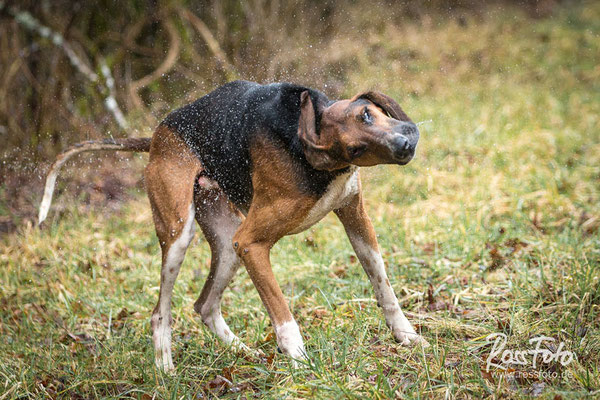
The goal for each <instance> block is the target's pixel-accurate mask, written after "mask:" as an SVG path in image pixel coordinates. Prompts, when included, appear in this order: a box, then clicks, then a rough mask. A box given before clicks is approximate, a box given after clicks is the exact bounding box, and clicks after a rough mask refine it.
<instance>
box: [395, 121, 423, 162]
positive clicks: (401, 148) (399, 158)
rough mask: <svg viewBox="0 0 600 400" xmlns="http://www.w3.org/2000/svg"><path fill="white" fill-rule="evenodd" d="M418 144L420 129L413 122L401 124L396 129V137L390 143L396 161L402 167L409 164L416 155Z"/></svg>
mask: <svg viewBox="0 0 600 400" xmlns="http://www.w3.org/2000/svg"><path fill="white" fill-rule="evenodd" d="M418 142H419V129H417V126H416V125H415V124H413V123H412V122H401V124H400V125H399V126H397V127H396V128H395V129H394V136H393V138H392V139H391V143H390V148H391V150H392V152H393V154H394V159H395V161H396V162H397V163H398V164H400V165H405V164H408V162H409V161H410V160H412V158H413V157H414V155H415V150H416V149H417V143H418Z"/></svg>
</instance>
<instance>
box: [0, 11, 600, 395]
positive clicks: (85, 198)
mask: <svg viewBox="0 0 600 400" xmlns="http://www.w3.org/2000/svg"><path fill="white" fill-rule="evenodd" d="M237 78H241V79H248V80H257V81H260V82H270V81H281V80H287V81H293V82H297V83H301V84H305V85H309V86H312V87H315V88H318V89H320V90H322V91H323V92H325V93H326V94H327V95H328V96H329V97H330V98H332V99H335V98H344V97H346V96H352V95H353V94H355V93H357V92H359V91H362V90H365V89H376V90H380V91H382V92H384V93H386V94H388V95H390V96H392V97H393V98H395V99H396V100H397V101H398V102H399V103H400V104H401V105H402V107H403V108H404V110H406V112H407V114H408V115H410V116H411V118H412V119H413V120H414V121H415V122H416V123H418V124H419V129H420V131H421V140H420V142H419V147H418V150H417V156H416V158H415V160H414V161H412V162H411V163H410V164H408V165H407V166H405V167H403V168H398V167H397V166H377V167H372V168H363V169H361V176H362V177H363V186H362V187H363V194H364V198H365V203H366V207H367V209H368V213H369V216H370V217H371V219H372V221H373V224H374V226H375V229H376V231H377V233H378V240H379V243H380V245H381V248H382V251H383V258H384V260H385V263H386V267H387V270H388V273H389V276H390V282H391V284H392V285H393V288H394V290H395V292H396V293H397V294H398V297H399V301H400V304H401V305H402V308H403V309H404V310H405V311H406V312H407V315H408V317H409V318H410V319H411V321H413V322H414V323H415V326H416V327H417V328H418V329H419V330H420V331H421V332H422V333H423V335H424V336H425V337H426V338H427V340H428V341H429V342H430V344H431V345H432V346H431V349H430V350H429V351H426V352H421V351H420V350H419V349H407V348H405V347H403V346H399V345H397V344H394V343H393V341H392V338H391V335H390V334H389V330H388V329H387V328H386V326H385V323H384V321H383V319H382V316H381V313H380V312H379V309H378V308H377V305H376V302H375V301H372V300H373V298H372V288H371V286H370V283H369V280H368V279H366V277H365V276H364V273H363V271H362V270H361V269H360V267H359V266H358V262H357V260H356V256H355V255H354V253H353V252H352V249H351V247H350V245H349V243H348V241H347V239H346V236H345V234H344V232H343V228H342V227H341V224H339V222H338V221H337V220H336V219H335V216H333V215H329V216H327V217H326V218H325V219H324V221H323V222H322V223H319V224H317V225H315V226H314V227H313V228H311V229H310V230H307V231H306V232H303V233H301V234H299V235H296V236H294V237H286V238H284V239H282V240H281V241H280V242H279V243H278V244H277V245H276V246H275V247H274V248H273V252H272V253H271V254H272V264H273V268H274V272H275V274H276V276H277V279H278V281H279V282H280V284H281V286H282V290H283V292H284V294H285V296H286V298H287V299H289V300H290V306H291V308H292V312H293V314H294V315H295V316H296V318H297V320H298V323H299V325H300V327H301V331H302V334H303V335H304V337H305V339H306V345H307V349H308V350H309V352H310V354H309V358H310V359H311V360H313V362H311V366H310V368H306V369H304V368H302V369H300V370H296V371H290V370H288V369H287V367H286V362H287V361H286V358H285V357H282V356H281V355H279V354H278V353H277V350H276V349H277V344H276V342H275V340H274V338H275V335H274V332H273V330H272V328H271V327H270V325H269V322H268V316H267V314H266V312H265V310H264V307H263V306H262V304H261V302H260V298H259V296H258V293H257V292H256V290H255V288H254V287H253V285H252V282H251V280H250V279H248V276H247V274H246V273H245V272H243V271H240V273H239V274H238V275H237V276H236V278H235V281H234V282H233V284H232V285H231V289H233V290H227V291H226V292H225V294H224V300H223V304H224V307H223V309H224V313H225V314H224V315H225V318H226V319H227V321H228V323H229V324H230V326H231V328H232V330H233V331H234V332H236V333H238V334H239V335H240V338H241V339H242V341H243V342H244V343H246V344H247V345H248V346H249V347H250V348H256V349H261V351H263V352H264V354H265V355H266V356H267V359H266V360H262V359H261V360H249V359H247V358H243V357H240V356H239V355H238V354H236V352H232V351H231V349H229V348H227V347H226V346H223V345H222V344H221V343H220V342H219V340H218V339H217V338H216V337H215V336H214V335H212V333H211V332H210V331H209V330H208V329H204V327H203V326H202V324H201V322H200V321H199V318H198V316H197V314H196V313H195V312H194V310H193V307H192V306H191V305H192V304H193V302H194V300H195V299H196V297H197V296H198V293H200V290H201V287H202V285H203V282H204V279H203V277H204V276H206V275H207V274H208V266H209V264H210V249H209V246H208V244H207V243H206V241H205V240H204V239H203V238H202V236H201V235H199V234H198V235H196V239H195V241H194V245H193V246H191V247H190V250H189V251H188V256H187V257H186V260H185V264H184V266H183V267H182V269H181V276H180V278H179V279H178V282H177V285H176V286H175V289H174V297H173V302H174V308H173V310H174V322H175V324H176V328H175V330H174V335H173V343H174V347H173V354H174V356H175V360H174V361H175V365H176V368H177V375H176V376H173V377H166V376H163V375H161V374H159V373H158V371H157V370H156V369H155V368H154V367H153V361H152V360H153V349H152V344H151V341H150V337H151V335H150V324H149V317H150V313H151V309H152V307H153V305H154V304H155V302H156V298H157V295H158V292H159V287H158V282H159V279H160V278H159V275H160V263H161V257H160V253H159V252H158V251H157V250H158V240H157V238H156V235H155V234H154V227H153V224H152V215H151V210H150V207H149V204H148V200H147V197H146V195H145V190H144V185H143V181H142V174H141V172H142V168H143V166H144V163H145V161H146V160H147V155H146V154H135V155H132V154H130V153H116V154H115V153H112V154H101V153H93V154H90V153H87V154H86V153H84V154H82V155H81V156H78V157H76V159H74V160H73V161H70V162H69V163H68V165H66V166H65V167H64V168H63V170H62V171H61V174H60V177H59V179H58V181H57V191H56V195H55V201H54V203H53V205H52V208H51V210H50V214H49V219H48V220H47V222H46V223H45V225H44V227H43V229H36V228H34V223H35V216H36V207H37V206H38V204H39V202H40V198H41V195H42V190H43V178H44V174H45V172H46V171H47V169H48V166H49V164H50V163H51V162H52V160H53V158H54V157H55V156H56V154H58V153H59V152H61V151H62V150H64V149H66V148H67V147H69V146H70V145H71V144H73V143H76V142H78V141H81V140H86V139H101V138H107V137H126V136H130V137H138V136H145V137H149V136H150V135H151V134H152V131H153V129H154V128H155V126H156V125H157V123H158V122H159V121H160V120H161V119H162V118H164V117H165V116H166V115H167V113H169V112H170V111H171V110H173V109H175V108H177V107H179V106H181V105H183V104H185V103H188V102H190V101H192V100H194V99H196V98H197V97H200V96H202V95H204V94H206V93H207V92H209V91H210V90H212V89H214V88H216V87H217V86H219V85H221V84H223V83H225V82H227V81H230V80H233V79H237ZM6 232H11V233H10V234H6ZM599 232H600V2H599V1H597V0H582V1H575V0H564V1H559V0H540V1H518V2H517V1H508V0H506V1H493V2H484V1H476V0H462V1H453V0H431V1H403V2H392V1H387V2H383V1H367V0H340V1H318V0H309V1H289V0H250V1H247V2H236V1H216V0H213V1H195V2H192V1H183V0H170V1H164V2H159V1H152V0H130V1H126V0H122V1H108V0H104V1H95V2H91V1H90V2H88V1H66V0H35V1H34V0H21V1H3V0H0V337H1V338H2V340H0V355H2V359H1V361H0V400H1V399H4V398H7V399H8V398H72V399H80V398H86V399H87V398H106V397H109V398H124V397H126V396H128V397H131V398H141V399H151V398H213V397H216V396H227V397H228V398H235V399H238V398H243V397H244V396H245V397H247V398H277V399H281V398H294V399H296V398H323V399H327V398H333V399H341V398H356V399H364V398H369V399H370V398H376V399H382V398H404V399H423V398H444V399H454V398H456V399H483V398H493V399H497V398H518V399H521V398H531V397H534V396H540V397H539V398H541V399H553V400H560V399H587V398H599V396H600V368H599V366H600V352H599V351H598V349H600V306H599V305H600V285H599V284H598V282H599V280H600V235H599ZM497 332H502V333H505V334H506V335H508V337H509V342H508V344H507V349H511V350H512V349H515V350H526V349H531V347H530V345H531V342H529V339H530V338H533V337H535V336H545V337H551V338H553V339H555V340H556V342H555V344H556V345H558V343H559V342H561V345H560V346H562V342H564V343H565V347H564V348H563V349H568V350H569V351H572V352H573V353H574V354H575V355H576V360H574V361H573V362H572V363H570V364H569V365H563V364H562V363H558V362H552V363H544V364H543V365H541V364H539V365H519V366H515V370H513V369H512V367H511V368H509V369H508V370H507V371H506V372H507V373H506V374H502V373H501V374H500V375H498V374H495V373H496V372H498V371H493V370H489V368H487V366H486V360H489V357H490V355H491V352H490V351H491V349H490V343H489V342H487V340H486V338H487V337H489V336H488V335H490V334H492V333H497ZM552 346H554V344H553V345H552ZM560 346H559V347H558V349H559V350H560V349H561V347H560ZM548 349H550V351H551V353H552V352H553V351H554V350H556V347H550V344H548ZM552 349H554V350H552ZM557 354H558V352H557ZM555 361H556V360H555ZM511 370H512V372H514V373H510V372H511ZM492 373H494V374H495V375H493V374H492ZM551 374H556V376H551Z"/></svg>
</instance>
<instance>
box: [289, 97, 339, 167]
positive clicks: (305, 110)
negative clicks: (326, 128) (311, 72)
mask: <svg viewBox="0 0 600 400" xmlns="http://www.w3.org/2000/svg"><path fill="white" fill-rule="evenodd" d="M298 137H299V138H300V142H301V143H302V147H303V149H304V155H305V156H306V159H307V160H308V162H309V163H310V164H311V165H312V166H313V168H315V169H320V170H331V169H333V168H334V167H335V165H336V164H337V162H336V161H334V160H333V158H331V156H330V155H329V153H328V152H329V150H330V149H331V146H330V145H325V144H323V143H322V140H321V139H322V138H321V137H320V136H319V134H318V133H317V121H316V117H315V109H314V107H313V103H312V100H311V99H310V94H309V92H308V90H305V91H304V92H302V93H301V94H300V120H299V121H298Z"/></svg>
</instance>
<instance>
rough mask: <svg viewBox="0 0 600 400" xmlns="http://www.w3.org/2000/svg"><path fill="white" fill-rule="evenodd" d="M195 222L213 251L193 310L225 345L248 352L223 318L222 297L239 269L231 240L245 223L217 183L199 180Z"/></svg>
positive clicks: (196, 193) (201, 178)
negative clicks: (208, 270)
mask: <svg viewBox="0 0 600 400" xmlns="http://www.w3.org/2000/svg"><path fill="white" fill-rule="evenodd" d="M194 202H195V204H196V220H197V221H198V224H199V225H200V227H201V228H202V232H203V233H204V236H205V238H206V240H207V241H208V243H209V245H210V249H211V252H212V257H211V263H210V272H209V274H208V278H207V280H206V283H205V284H204V287H203V288H202V292H201V293H200V297H198V300H197V301H196V303H195V304H194V309H195V310H196V312H198V313H199V314H200V316H201V318H202V322H204V324H205V325H206V326H207V327H208V328H209V329H210V330H211V331H212V332H213V333H214V334H215V335H217V337H219V338H220V339H221V340H222V341H223V342H225V343H226V344H231V345H233V346H235V347H237V348H239V349H243V350H245V351H249V349H248V347H246V346H245V345H244V344H243V343H242V342H241V341H240V340H239V338H238V337H237V336H236V335H235V334H233V333H232V332H231V329H229V326H227V323H226V322H225V320H224V319H223V316H222V315H221V298H222V296H223V292H224V291H225V288H226V287H227V286H228V285H229V283H230V282H231V279H232V278H233V276H234V274H235V273H236V271H237V269H238V267H239V266H240V259H239V258H238V256H237V254H236V253H235V251H234V249H233V247H232V245H231V240H232V238H233V235H234V234H235V231H236V230H237V228H238V227H239V225H240V223H241V222H242V220H243V216H242V214H241V213H240V212H239V211H238V210H237V209H235V207H234V206H233V205H232V204H231V203H230V202H229V200H228V199H227V197H226V195H225V194H224V193H223V192H222V191H221V189H219V188H218V186H217V184H216V182H213V181H210V180H209V179H208V178H206V177H200V179H199V182H198V184H197V185H196V191H195V196H194Z"/></svg>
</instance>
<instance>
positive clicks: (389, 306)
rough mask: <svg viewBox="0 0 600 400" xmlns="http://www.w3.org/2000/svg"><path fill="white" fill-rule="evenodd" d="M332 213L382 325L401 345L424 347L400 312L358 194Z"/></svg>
mask: <svg viewBox="0 0 600 400" xmlns="http://www.w3.org/2000/svg"><path fill="white" fill-rule="evenodd" d="M335 213H336V215H337V216H338V218H339V219H340V221H341V222H342V224H343V225H344V228H345V229H346V234H347V235H348V238H349V239H350V243H351V244H352V247H353V248H354V251H355V252H356V255H357V256H358V259H359V260H360V262H361V264H362V266H363V268H364V270H365V272H366V273H367V275H368V276H369V280H370V281H371V284H372V285H373V289H374V291H375V297H376V298H377V303H378V305H379V306H380V307H381V308H382V309H383V314H384V316H385V321H386V324H387V326H388V327H389V328H390V329H391V330H392V334H393V335H394V338H395V339H396V340H397V341H398V342H400V343H401V344H403V345H412V344H417V343H420V344H422V345H425V346H427V345H428V344H427V341H426V340H425V339H423V338H422V337H421V336H420V335H418V334H417V333H416V332H415V329H414V328H413V326H412V325H411V324H410V322H409V321H408V319H407V318H406V316H405V315H404V313H403V312H402V310H401V309H400V305H399V304H398V299H397V298H396V295H395V294H394V290H393V289H392V286H391V284H390V281H389V279H388V277H387V274H386V272H385V265H384V263H383V259H382V257H381V253H380V252H379V246H378V244H377V237H376V235H375V230H374V229H373V224H371V220H370V219H369V216H368V215H367V213H366V212H365V209H364V206H363V201H362V195H361V193H360V192H359V193H358V194H357V195H356V196H355V197H354V198H353V199H352V201H351V202H350V203H349V204H348V205H346V206H345V207H343V208H340V209H338V210H335Z"/></svg>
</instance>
